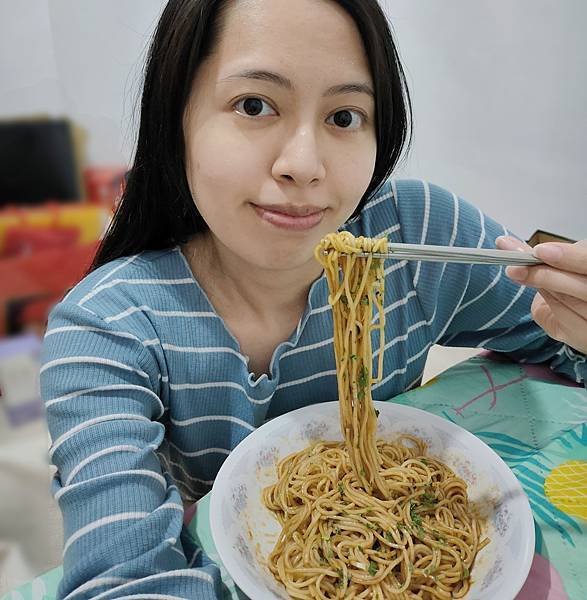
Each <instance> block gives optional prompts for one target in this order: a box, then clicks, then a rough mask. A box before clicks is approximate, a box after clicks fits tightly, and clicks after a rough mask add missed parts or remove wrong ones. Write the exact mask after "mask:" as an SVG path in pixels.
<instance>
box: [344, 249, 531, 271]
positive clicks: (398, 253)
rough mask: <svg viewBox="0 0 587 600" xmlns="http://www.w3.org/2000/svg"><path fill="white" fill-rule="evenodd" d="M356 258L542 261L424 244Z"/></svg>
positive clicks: (513, 252) (500, 252) (526, 255)
mask: <svg viewBox="0 0 587 600" xmlns="http://www.w3.org/2000/svg"><path fill="white" fill-rule="evenodd" d="M353 254H354V253H353ZM356 256H362V257H368V256H372V257H373V258H380V259H385V260H387V259H390V260H418V261H427V262H446V263H469V264H490V265H515V266H517V265H540V264H542V261H541V260H540V259H538V258H536V257H535V256H534V255H533V254H532V253H531V252H521V251H517V250H493V249H490V248H458V247H453V246H427V245H424V244H388V245H387V252H386V253H383V254H381V253H374V252H373V253H370V252H357V253H356Z"/></svg>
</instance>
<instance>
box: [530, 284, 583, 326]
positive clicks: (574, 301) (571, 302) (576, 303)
mask: <svg viewBox="0 0 587 600" xmlns="http://www.w3.org/2000/svg"><path fill="white" fill-rule="evenodd" d="M539 291H542V290H539ZM550 294H551V295H552V296H554V297H555V298H556V299H557V300H558V301H559V302H560V303H561V304H564V305H565V306H566V307H567V308H568V309H570V310H572V311H573V312H574V313H577V315H579V316H580V317H581V318H583V319H585V320H586V321H587V302H583V300H579V299H578V298H574V297H573V296H567V294H561V293H560V292H550Z"/></svg>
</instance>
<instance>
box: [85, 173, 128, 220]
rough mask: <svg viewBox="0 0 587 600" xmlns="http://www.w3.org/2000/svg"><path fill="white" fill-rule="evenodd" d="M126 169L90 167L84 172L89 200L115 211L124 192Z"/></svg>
mask: <svg viewBox="0 0 587 600" xmlns="http://www.w3.org/2000/svg"><path fill="white" fill-rule="evenodd" d="M126 171H127V169H126V168H125V167H89V168H87V169H86V170H85V171H84V178H85V183H86V194H87V200H88V202H90V203H91V204H100V205H101V206H107V207H108V208H112V209H113V210H114V209H115V208H116V206H117V204H118V202H119V200H120V197H121V196H122V192H123V191H124V182H125V179H124V176H125V175H126Z"/></svg>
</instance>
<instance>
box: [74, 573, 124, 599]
mask: <svg viewBox="0 0 587 600" xmlns="http://www.w3.org/2000/svg"><path fill="white" fill-rule="evenodd" d="M131 581H136V579H134V578H131V577H97V578H96V579H90V581H86V583H83V584H82V585H80V586H79V587H78V588H76V589H75V590H73V592H71V593H70V594H67V596H65V597H64V598H63V600H71V598H75V597H76V596H77V595H79V594H81V593H82V592H86V591H88V590H93V589H94V588H97V587H102V586H103V585H118V584H121V583H128V582H131Z"/></svg>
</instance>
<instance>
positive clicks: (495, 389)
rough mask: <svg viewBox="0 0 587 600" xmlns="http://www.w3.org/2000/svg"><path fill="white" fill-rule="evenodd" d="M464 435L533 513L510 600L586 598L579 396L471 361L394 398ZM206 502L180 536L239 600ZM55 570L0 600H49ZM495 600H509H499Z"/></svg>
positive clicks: (552, 382) (486, 359)
mask: <svg viewBox="0 0 587 600" xmlns="http://www.w3.org/2000/svg"><path fill="white" fill-rule="evenodd" d="M393 402H397V403H399V404H408V405H411V406H415V407H417V408H421V409H424V410H428V411H430V412H432V413H434V414H436V415H439V416H442V417H444V418H446V419H450V420H451V421H453V422H454V423H457V424H458V425H460V426H461V427H464V428H465V429H468V430H469V431H471V432H472V433H474V434H475V435H477V436H478V437H479V438H481V439H482V440H483V441H484V442H485V443H487V444H488V445H489V446H491V448H493V450H495V451H496V452H497V453H498V454H499V455H500V456H501V457H502V458H503V460H504V461H505V462H506V463H507V464H508V466H509V467H510V468H511V469H512V471H513V472H514V474H515V475H516V477H517V478H518V479H519V481H520V483H521V484H522V486H523V487H524V490H525V491H526V494H527V495H528V498H529V500H530V506H531V508H532V511H533V513H534V523H535V528H536V554H535V556H534V562H533V564H532V568H531V570H530V575H529V577H528V580H527V581H526V584H525V585H524V588H523V589H522V591H521V592H520V593H519V594H518V596H517V598H516V600H586V599H587V392H586V391H585V388H584V387H581V386H577V385H575V384H573V383H572V382H569V381H567V380H564V379H562V378H560V377H558V376H556V375H554V374H553V373H552V372H551V371H550V369H548V368H547V367H544V366H538V365H526V364H514V363H510V362H508V361H506V360H504V359H500V358H499V357H497V356H496V355H491V354H488V355H480V356H476V357H474V358H472V359H469V360H467V361H465V362H463V363H461V364H459V365H456V366H454V367H452V368H451V369H449V370H447V371H445V372H444V373H442V374H441V375H440V376H439V377H437V378H436V379H434V380H432V381H431V382H429V383H428V384H427V385H425V386H423V387H421V388H417V389H415V390H413V391H411V392H407V393H405V394H402V395H400V396H397V397H395V398H394V399H393ZM209 501H210V495H207V496H205V497H204V498H203V499H202V500H200V502H199V503H198V505H197V509H196V511H195V515H194V517H193V518H192V520H191V522H190V524H189V526H188V529H189V531H190V533H191V534H192V535H193V536H194V537H195V538H196V540H197V541H198V542H199V544H200V545H201V546H202V548H203V550H204V551H205V552H206V553H207V554H208V556H210V558H211V559H212V560H214V561H215V562H216V563H218V564H219V565H220V568H221V572H222V579H223V582H224V598H225V600H228V599H231V600H233V599H234V600H236V599H239V600H243V599H245V598H246V596H245V595H244V594H243V593H242V592H241V591H240V590H238V589H237V588H236V587H235V585H234V583H233V582H232V580H231V579H230V577H229V576H228V573H227V572H226V570H225V569H224V568H223V567H222V565H221V563H220V559H219V557H218V554H217V552H216V549H215V547H214V543H213V541H212V536H211V533H210V527H209V522H208V509H209ZM61 574H62V571H61V568H57V569H54V570H52V571H49V572H48V573H45V574H44V575H42V576H40V577H38V578H36V579H34V580H33V581H31V582H29V583H27V584H25V585H24V586H22V587H20V588H19V589H18V590H15V591H13V592H10V593H8V594H6V595H5V596H3V597H2V599H0V600H54V599H55V598H56V593H57V586H58V584H59V580H60V579H61ZM500 600H508V599H506V598H503V599H500Z"/></svg>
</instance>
